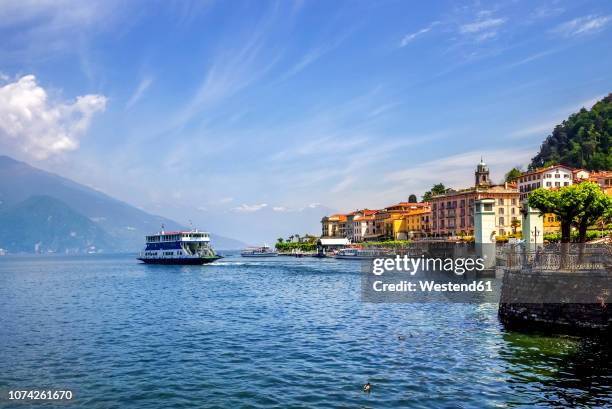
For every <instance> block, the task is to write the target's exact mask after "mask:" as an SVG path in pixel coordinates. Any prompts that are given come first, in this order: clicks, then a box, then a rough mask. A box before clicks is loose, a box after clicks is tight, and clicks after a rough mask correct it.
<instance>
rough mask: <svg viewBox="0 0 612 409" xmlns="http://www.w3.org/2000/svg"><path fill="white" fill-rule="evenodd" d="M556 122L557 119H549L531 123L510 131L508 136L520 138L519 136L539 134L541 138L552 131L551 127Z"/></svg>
mask: <svg viewBox="0 0 612 409" xmlns="http://www.w3.org/2000/svg"><path fill="white" fill-rule="evenodd" d="M558 123H559V121H549V122H543V123H539V124H533V125H530V126H528V127H526V128H522V129H518V130H516V131H514V132H512V133H510V138H512V139H521V138H525V137H528V136H534V135H540V136H541V137H542V139H543V138H544V137H545V136H546V135H548V134H550V133H551V132H552V130H553V128H554V127H555V125H557V124H558Z"/></svg>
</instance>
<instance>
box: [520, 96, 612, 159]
mask: <svg viewBox="0 0 612 409" xmlns="http://www.w3.org/2000/svg"><path fill="white" fill-rule="evenodd" d="M556 163H561V164H564V165H567V166H572V167H576V168H585V169H588V170H601V169H612V94H609V95H608V96H607V97H605V98H604V99H602V100H601V101H599V102H597V103H596V104H595V105H594V106H593V108H592V109H591V110H587V109H584V108H583V109H581V110H580V111H579V112H577V113H575V114H572V115H571V116H570V117H569V118H568V119H567V120H565V121H563V123H561V124H560V125H557V126H556V127H555V129H554V130H553V132H552V134H551V135H549V136H548V137H547V138H546V140H545V141H544V143H543V144H542V146H541V148H540V152H539V153H538V154H537V155H536V156H535V157H534V158H533V159H532V160H531V164H530V165H529V167H530V169H534V168H539V167H542V166H548V165H552V164H556Z"/></svg>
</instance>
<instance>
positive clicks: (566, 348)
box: [500, 332, 612, 406]
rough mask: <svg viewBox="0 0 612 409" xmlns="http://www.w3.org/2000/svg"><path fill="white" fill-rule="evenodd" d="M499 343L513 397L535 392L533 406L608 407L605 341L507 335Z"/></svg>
mask: <svg viewBox="0 0 612 409" xmlns="http://www.w3.org/2000/svg"><path fill="white" fill-rule="evenodd" d="M503 339H504V341H506V343H505V346H504V348H503V349H502V350H501V351H500V355H501V357H503V358H504V359H505V360H506V361H507V362H508V367H507V369H506V371H507V373H508V374H509V375H510V377H509V379H508V382H509V384H510V385H511V387H512V389H514V390H515V391H516V392H517V395H521V394H522V393H523V392H524V391H525V389H526V388H535V389H537V390H539V391H540V393H539V394H538V398H537V399H536V400H534V402H533V403H538V404H550V405H567V406H585V405H586V406H604V405H606V404H610V397H611V395H612V365H611V356H610V343H609V340H607V339H606V338H598V339H596V338H576V337H569V336H545V335H541V334H535V333H531V334H522V333H517V332H508V333H505V334H504V336H503ZM508 403H519V402H512V401H509V402H508Z"/></svg>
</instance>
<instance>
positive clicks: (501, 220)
mask: <svg viewBox="0 0 612 409" xmlns="http://www.w3.org/2000/svg"><path fill="white" fill-rule="evenodd" d="M504 224H505V223H504V218H503V217H500V218H499V225H500V226H503V225H504Z"/></svg>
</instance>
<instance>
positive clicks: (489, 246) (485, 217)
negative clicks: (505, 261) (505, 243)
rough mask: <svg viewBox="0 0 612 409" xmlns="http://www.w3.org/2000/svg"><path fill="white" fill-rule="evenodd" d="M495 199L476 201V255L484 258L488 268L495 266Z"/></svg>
mask: <svg viewBox="0 0 612 409" xmlns="http://www.w3.org/2000/svg"><path fill="white" fill-rule="evenodd" d="M496 235H497V230H496V228H495V199H480V200H476V201H475V202H474V239H475V244H476V255H477V256H478V257H481V258H483V259H484V266H485V268H486V269H490V268H493V267H494V266H495V244H496V242H495V236H496Z"/></svg>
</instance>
